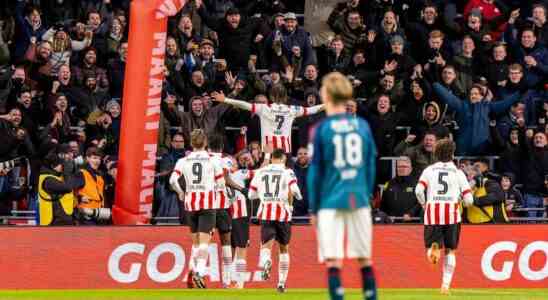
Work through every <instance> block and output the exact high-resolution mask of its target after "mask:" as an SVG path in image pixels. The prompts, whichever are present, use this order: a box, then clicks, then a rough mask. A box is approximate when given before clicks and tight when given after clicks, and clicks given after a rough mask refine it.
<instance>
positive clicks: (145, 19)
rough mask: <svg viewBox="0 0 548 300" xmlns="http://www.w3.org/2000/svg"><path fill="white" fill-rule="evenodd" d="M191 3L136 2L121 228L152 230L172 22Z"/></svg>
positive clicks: (119, 189)
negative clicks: (141, 226) (169, 20)
mask: <svg viewBox="0 0 548 300" xmlns="http://www.w3.org/2000/svg"><path fill="white" fill-rule="evenodd" d="M185 2H186V0H134V1H131V10H130V20H131V22H130V24H129V26H130V29H129V39H128V46H129V48H128V56H127V64H126V70H125V80H124V101H123V107H122V125H121V131H120V160H119V162H118V177H117V184H116V199H115V205H114V207H113V211H112V214H113V215H112V217H113V221H114V223H115V224H126V225H128V224H148V223H149V220H150V216H151V211H152V194H153V190H154V174H155V172H154V171H155V165H156V149H157V141H158V127H159V121H160V103H161V101H162V100H161V95H162V81H163V79H164V54H165V44H166V37H167V36H166V28H167V17H168V16H173V15H175V14H176V13H177V12H178V11H179V10H180V9H181V8H182V7H183V5H184V4H185Z"/></svg>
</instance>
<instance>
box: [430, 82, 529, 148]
mask: <svg viewBox="0 0 548 300" xmlns="http://www.w3.org/2000/svg"><path fill="white" fill-rule="evenodd" d="M433 87H434V91H435V92H436V94H437V95H438V96H439V98H440V100H441V101H442V102H444V103H446V104H447V105H448V106H449V108H451V109H452V110H454V111H455V112H456V114H457V115H456V117H457V122H458V124H459V127H460V129H459V131H458V132H457V136H456V139H455V142H456V144H457V154H458V155H478V154H480V155H481V154H484V153H483V152H485V150H487V146H488V144H489V121H490V119H489V115H490V114H491V113H494V114H501V113H503V112H505V111H506V110H507V109H508V108H509V107H510V106H511V105H512V104H514V103H515V102H517V101H519V100H520V95H519V93H514V94H513V95H512V96H510V97H507V98H505V99H503V100H499V101H494V100H493V101H491V102H487V101H481V102H479V103H474V104H472V103H470V101H469V100H462V99H459V98H458V97H456V96H455V95H453V94H452V93H451V92H450V91H449V90H448V89H447V88H445V87H444V86H443V85H441V84H439V83H437V82H436V83H434V86H433Z"/></svg>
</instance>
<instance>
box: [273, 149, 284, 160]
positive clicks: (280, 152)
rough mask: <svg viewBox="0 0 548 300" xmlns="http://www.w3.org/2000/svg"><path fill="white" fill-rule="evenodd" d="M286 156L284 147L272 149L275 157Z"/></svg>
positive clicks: (281, 157)
mask: <svg viewBox="0 0 548 300" xmlns="http://www.w3.org/2000/svg"><path fill="white" fill-rule="evenodd" d="M284 157H285V152H284V151H283V150H282V149H274V151H272V158H273V159H283V158H284Z"/></svg>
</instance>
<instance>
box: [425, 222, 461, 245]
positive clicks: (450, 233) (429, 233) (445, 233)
mask: <svg viewBox="0 0 548 300" xmlns="http://www.w3.org/2000/svg"><path fill="white" fill-rule="evenodd" d="M459 237H460V223H457V224H451V225H425V226H424V246H425V247H426V248H430V247H431V246H432V243H434V242H436V243H438V244H439V245H440V247H444V248H445V249H453V250H456V249H457V247H458V246H459Z"/></svg>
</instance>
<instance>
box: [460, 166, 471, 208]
mask: <svg viewBox="0 0 548 300" xmlns="http://www.w3.org/2000/svg"><path fill="white" fill-rule="evenodd" d="M458 178H459V185H460V186H459V188H460V191H461V194H460V195H461V197H462V201H463V202H464V206H470V205H473V204H474V196H473V195H472V189H471V188H470V183H469V182H468V179H467V178H466V175H464V173H463V172H462V171H460V170H459V172H458Z"/></svg>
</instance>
